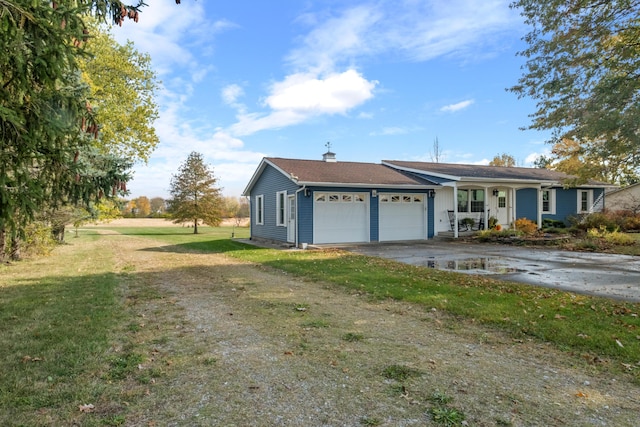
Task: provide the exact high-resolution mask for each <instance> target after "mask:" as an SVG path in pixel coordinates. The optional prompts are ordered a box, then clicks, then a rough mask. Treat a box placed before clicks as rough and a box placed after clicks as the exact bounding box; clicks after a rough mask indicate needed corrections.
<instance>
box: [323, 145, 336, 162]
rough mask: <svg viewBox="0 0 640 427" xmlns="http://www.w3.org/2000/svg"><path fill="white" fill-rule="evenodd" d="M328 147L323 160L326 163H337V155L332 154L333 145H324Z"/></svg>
mask: <svg viewBox="0 0 640 427" xmlns="http://www.w3.org/2000/svg"><path fill="white" fill-rule="evenodd" d="M324 146H325V147H327V152H326V153H324V154H323V155H322V160H324V161H325V162H335V161H336V153H332V152H331V143H330V142H327V143H326V144H324Z"/></svg>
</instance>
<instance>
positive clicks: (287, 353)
mask: <svg viewBox="0 0 640 427" xmlns="http://www.w3.org/2000/svg"><path fill="white" fill-rule="evenodd" d="M284 354H285V355H286V356H293V351H285V352H284Z"/></svg>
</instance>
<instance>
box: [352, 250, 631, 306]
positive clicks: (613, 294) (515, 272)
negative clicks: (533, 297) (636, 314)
mask: <svg viewBox="0 0 640 427" xmlns="http://www.w3.org/2000/svg"><path fill="white" fill-rule="evenodd" d="M340 248H342V249H346V250H349V251H352V252H356V253H360V254H364V255H369V256H376V257H382V258H388V259H393V260H395V261H399V262H404V263H407V264H413V265H420V266H425V267H431V268H437V269H441V270H451V271H457V272H460V273H469V274H481V275H491V276H492V277H494V278H496V279H504V280H510V281H514V282H522V283H528V284H531V285H537V286H545V287H549V288H557V289H562V290H566V291H570V292H577V293H584V294H591V295H598V296H604V297H609V298H615V299H622V300H627V301H634V302H640V257H634V256H627V255H612V254H603V253H587V252H569V251H561V250H556V249H548V248H535V247H526V248H525V247H519V246H511V245H495V244H480V243H464V242H462V243H458V242H448V241H433V240H430V241H425V242H395V243H369V244H361V245H341V246H340Z"/></svg>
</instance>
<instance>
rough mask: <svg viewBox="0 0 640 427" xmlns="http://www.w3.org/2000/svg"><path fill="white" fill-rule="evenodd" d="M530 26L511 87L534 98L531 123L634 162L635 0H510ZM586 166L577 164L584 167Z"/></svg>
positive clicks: (588, 149)
mask: <svg viewBox="0 0 640 427" xmlns="http://www.w3.org/2000/svg"><path fill="white" fill-rule="evenodd" d="M512 7H514V8H518V9H519V10H520V11H521V13H522V15H523V16H524V18H525V21H526V23H527V24H529V25H530V26H531V27H532V28H531V31H530V32H529V33H528V34H527V35H526V36H525V38H524V40H525V41H526V42H527V44H528V48H527V49H525V50H524V51H522V52H520V54H521V55H522V56H524V57H526V58H527V62H526V64H525V66H524V73H523V76H522V77H521V78H520V80H519V82H518V84H517V85H515V86H513V87H512V88H510V90H511V91H513V92H514V93H516V94H517V95H518V96H519V97H531V98H533V99H535V100H536V101H537V106H536V108H537V109H536V111H535V112H534V113H533V114H532V115H531V117H532V123H531V125H530V126H529V127H530V128H532V129H540V130H553V131H554V133H553V141H552V142H555V143H557V142H561V141H562V140H564V139H567V140H571V141H574V142H575V143H577V144H579V145H580V147H581V150H583V151H584V152H585V154H589V153H592V152H593V153H595V154H596V155H595V157H598V158H606V157H621V158H624V162H625V163H627V164H628V165H629V166H631V167H632V168H633V169H637V168H638V166H639V165H640V133H639V132H638V123H639V122H640V98H639V96H640V43H638V40H639V39H640V19H639V16H640V2H639V1H638V0H580V1H578V0H570V1H566V0H516V1H515V2H514V3H513V4H512ZM587 171H588V169H581V171H580V172H581V175H582V176H583V177H584V178H591V177H590V176H584V172H587Z"/></svg>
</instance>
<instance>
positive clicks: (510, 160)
mask: <svg viewBox="0 0 640 427" xmlns="http://www.w3.org/2000/svg"><path fill="white" fill-rule="evenodd" d="M515 165H516V159H515V158H514V157H513V156H512V155H511V154H507V153H502V154H498V155H496V156H494V157H493V160H491V161H490V162H489V166H506V167H510V168H512V167H514V166H515Z"/></svg>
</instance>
